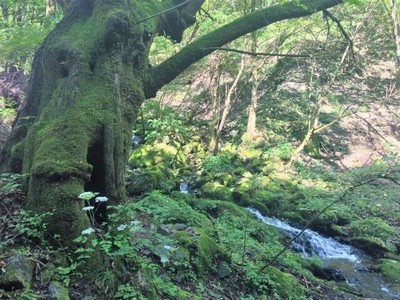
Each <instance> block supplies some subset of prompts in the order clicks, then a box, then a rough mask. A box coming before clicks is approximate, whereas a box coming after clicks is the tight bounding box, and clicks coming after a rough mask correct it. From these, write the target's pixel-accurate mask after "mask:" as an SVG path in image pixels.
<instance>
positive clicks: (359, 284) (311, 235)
mask: <svg viewBox="0 0 400 300" xmlns="http://www.w3.org/2000/svg"><path fill="white" fill-rule="evenodd" d="M247 210H248V211H249V212H250V213H251V214H252V215H253V216H254V217H255V218H257V219H258V220H260V221H261V222H263V223H265V224H267V225H270V226H273V227H275V228H278V229H279V230H280V231H281V232H282V233H283V234H284V235H286V236H287V237H288V238H293V237H294V236H295V235H296V234H298V233H299V232H300V231H301V229H298V228H295V227H292V226H291V225H289V224H288V223H285V222H283V221H282V220H279V219H277V218H269V217H265V216H263V215H262V214H261V213H260V212H259V211H258V210H257V209H255V208H247ZM291 249H292V250H293V251H295V252H298V253H300V254H302V255H303V256H304V257H306V258H310V257H312V256H318V257H319V258H321V260H322V268H323V269H325V270H329V271H330V276H331V278H332V280H335V281H336V282H338V283H339V284H341V283H343V285H347V288H345V289H346V290H349V291H353V292H355V293H356V294H360V295H362V296H358V298H361V297H362V299H365V298H367V299H382V300H393V299H400V294H399V293H395V292H393V291H391V290H390V286H389V285H388V284H387V283H385V282H384V280H383V279H382V277H381V275H380V274H379V273H376V272H373V271H371V267H372V259H371V258H370V257H369V256H368V255H366V254H364V253H363V252H362V251H360V250H358V249H356V248H353V247H351V246H348V245H343V244H340V243H339V242H337V241H336V240H334V239H333V238H326V237H323V236H321V235H320V234H318V233H317V232H315V231H312V230H310V229H306V230H305V231H304V233H303V234H302V235H300V236H299V237H298V238H297V239H296V240H295V241H293V243H292V246H291Z"/></svg>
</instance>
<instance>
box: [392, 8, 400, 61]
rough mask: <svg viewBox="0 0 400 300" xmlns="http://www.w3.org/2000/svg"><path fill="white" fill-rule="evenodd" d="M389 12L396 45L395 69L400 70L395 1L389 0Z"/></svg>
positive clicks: (399, 44)
mask: <svg viewBox="0 0 400 300" xmlns="http://www.w3.org/2000/svg"><path fill="white" fill-rule="evenodd" d="M390 11H391V17H392V35H393V40H394V43H395V45H396V63H397V67H398V68H400V36H399V30H398V29H399V27H398V26H399V25H398V23H397V7H396V0H390Z"/></svg>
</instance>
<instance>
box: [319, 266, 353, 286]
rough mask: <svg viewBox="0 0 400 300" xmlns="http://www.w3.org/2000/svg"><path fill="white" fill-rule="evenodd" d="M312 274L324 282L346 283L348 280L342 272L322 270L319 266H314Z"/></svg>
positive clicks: (333, 269) (331, 269)
mask: <svg viewBox="0 0 400 300" xmlns="http://www.w3.org/2000/svg"><path fill="white" fill-rule="evenodd" d="M311 272H312V273H313V274H314V276H316V277H318V278H321V279H324V280H333V281H336V282H341V281H346V278H345V277H344V276H343V274H342V272H341V271H340V270H338V269H335V268H321V267H319V266H313V267H312V268H311Z"/></svg>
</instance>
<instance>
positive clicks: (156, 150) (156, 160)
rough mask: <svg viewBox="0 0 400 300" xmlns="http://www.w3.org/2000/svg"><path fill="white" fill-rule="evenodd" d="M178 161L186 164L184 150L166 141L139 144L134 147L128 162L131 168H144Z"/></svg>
mask: <svg viewBox="0 0 400 300" xmlns="http://www.w3.org/2000/svg"><path fill="white" fill-rule="evenodd" d="M174 160H175V161H179V162H180V163H181V164H186V157H185V155H184V152H182V151H179V149H178V148H176V147H174V146H171V145H169V144H166V143H156V144H149V145H141V146H139V147H138V148H136V149H135V150H134V151H133V152H132V154H131V156H130V157H129V164H130V165H131V166H132V167H133V168H144V167H151V166H155V165H160V164H163V165H164V166H170V165H171V164H172V163H173V162H174Z"/></svg>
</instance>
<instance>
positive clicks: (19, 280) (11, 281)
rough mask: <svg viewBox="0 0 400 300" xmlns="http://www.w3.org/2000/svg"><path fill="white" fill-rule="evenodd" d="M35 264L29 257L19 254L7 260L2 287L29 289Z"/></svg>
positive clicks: (7, 289)
mask: <svg viewBox="0 0 400 300" xmlns="http://www.w3.org/2000/svg"><path fill="white" fill-rule="evenodd" d="M33 268H34V264H33V262H32V261H31V260H29V259H28V258H27V257H25V256H23V255H21V254H17V255H14V256H11V257H10V258H8V259H7V260H6V267H5V272H4V273H3V274H2V275H1V276H0V289H3V290H5V291H14V290H20V289H29V288H30V287H31V283H32V275H33Z"/></svg>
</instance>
